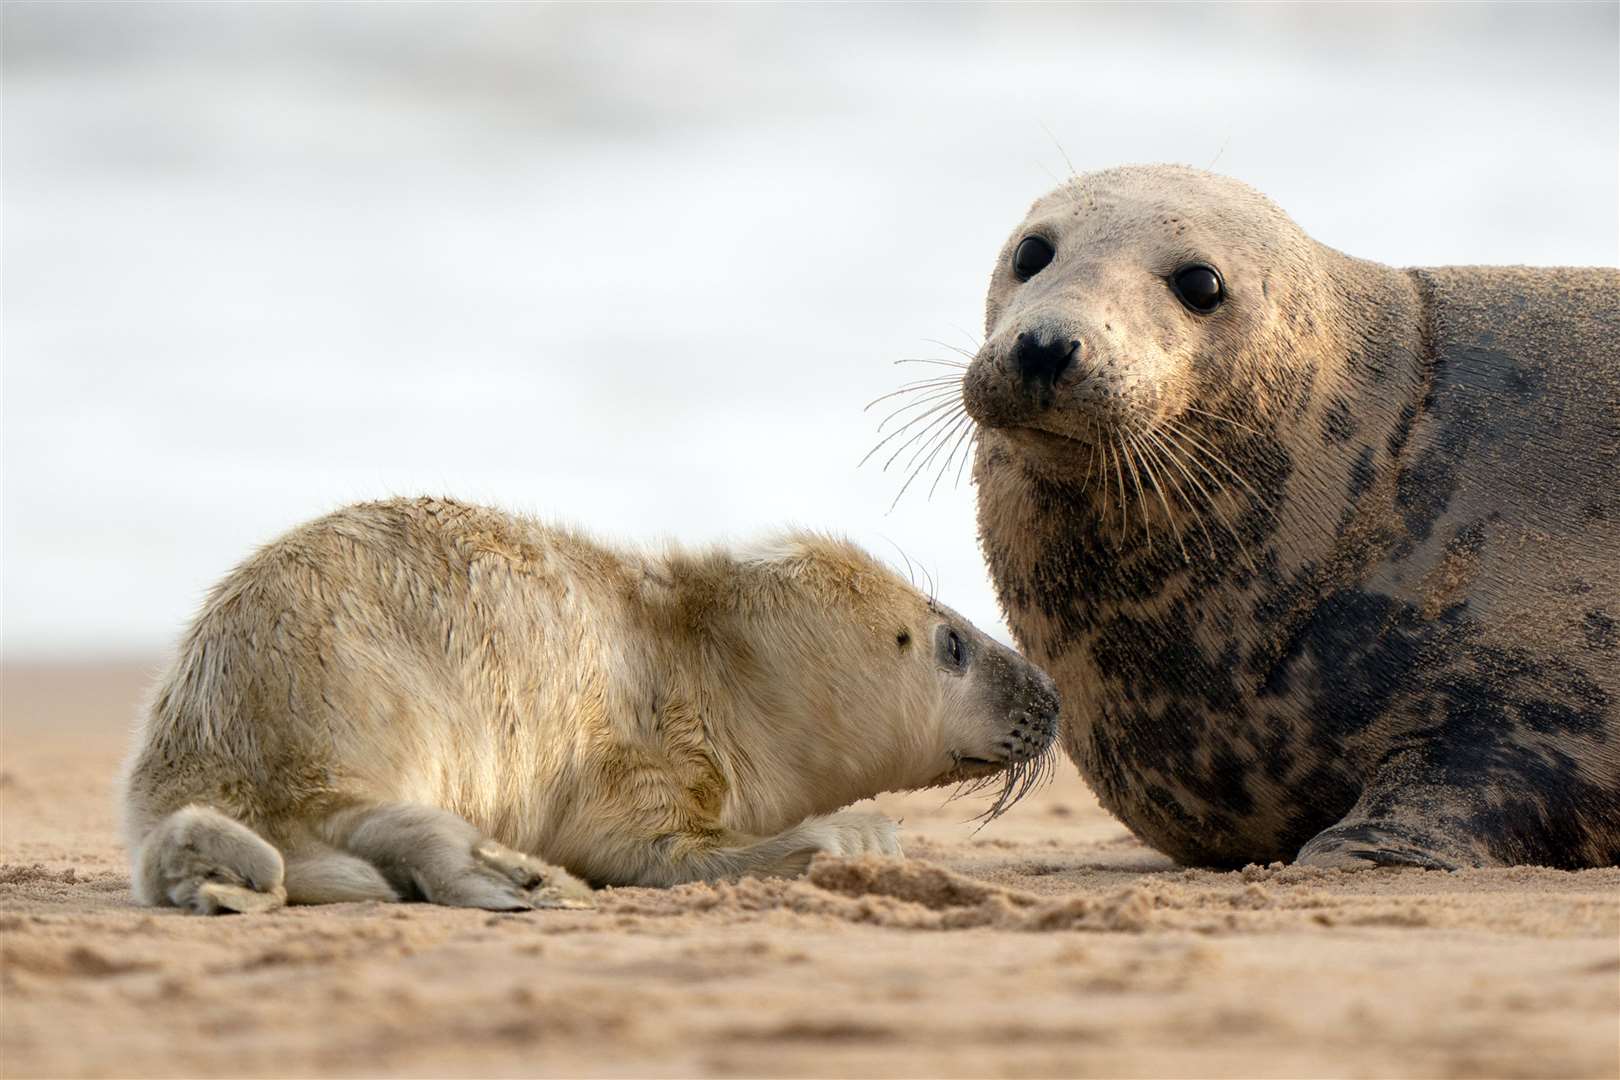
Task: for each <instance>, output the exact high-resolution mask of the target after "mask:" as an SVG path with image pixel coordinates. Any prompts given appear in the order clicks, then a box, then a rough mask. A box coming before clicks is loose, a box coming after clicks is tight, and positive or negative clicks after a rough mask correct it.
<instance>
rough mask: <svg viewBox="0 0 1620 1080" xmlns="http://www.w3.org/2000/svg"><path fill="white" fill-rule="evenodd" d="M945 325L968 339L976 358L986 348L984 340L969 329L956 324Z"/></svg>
mask: <svg viewBox="0 0 1620 1080" xmlns="http://www.w3.org/2000/svg"><path fill="white" fill-rule="evenodd" d="M945 325H946V326H949V327H950V328H951V329H952V330H955V331H956V332H957V333H958V334H961V335H962V336H963V337H965V338H967V339H968V344H969V345H972V346H973V354H974V355H975V356H977V355H978V353H979V350H980V349H982V348H984V339H983V338H981V337H980V336H979V335H977V334H975V333H973V331H971V330H969V329H967V328H966V327H963V326H958V325H957V324H955V323H946V324H945Z"/></svg>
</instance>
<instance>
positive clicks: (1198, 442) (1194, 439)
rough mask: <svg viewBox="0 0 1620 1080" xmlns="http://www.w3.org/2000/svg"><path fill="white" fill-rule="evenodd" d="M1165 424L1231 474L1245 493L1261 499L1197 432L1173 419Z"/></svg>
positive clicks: (1166, 420)
mask: <svg viewBox="0 0 1620 1080" xmlns="http://www.w3.org/2000/svg"><path fill="white" fill-rule="evenodd" d="M1163 423H1164V424H1165V425H1166V426H1167V427H1168V428H1169V429H1170V430H1172V431H1175V432H1177V433H1179V434H1180V435H1181V436H1182V437H1183V438H1185V439H1186V440H1188V441H1189V442H1190V443H1192V448H1193V449H1196V450H1199V451H1200V452H1201V453H1202V454H1203V455H1204V456H1205V457H1207V458H1209V459H1210V460H1211V461H1213V462H1214V463H1215V464H1217V465H1219V466H1220V467H1221V468H1223V469H1225V470H1226V471H1227V472H1228V473H1229V474H1231V477H1232V479H1233V480H1236V481H1237V482H1238V484H1240V485H1241V486H1242V488H1243V490H1244V491H1247V492H1248V493H1249V494H1250V495H1252V496H1253V497H1254V498H1255V499H1259V498H1260V493H1259V492H1258V491H1255V490H1254V488H1252V487H1250V486H1249V482H1248V481H1247V480H1245V479H1243V477H1241V476H1239V475H1238V473H1237V470H1235V469H1233V468H1232V466H1230V465H1228V464H1227V463H1226V459H1225V458H1223V457H1222V456H1221V455H1220V454H1219V453H1218V452H1217V451H1216V450H1215V449H1214V448H1213V447H1211V446H1210V445H1209V443H1207V442H1205V441H1204V440H1203V438H1202V437H1201V436H1199V435H1198V433H1197V432H1195V431H1192V430H1191V429H1189V428H1188V427H1186V426H1185V425H1183V424H1179V423H1177V422H1176V421H1175V420H1171V419H1168V418H1166V419H1165V420H1164V421H1163ZM1217 482H1218V481H1217ZM1225 486H1226V485H1225V484H1221V487H1223V488H1224V487H1225Z"/></svg>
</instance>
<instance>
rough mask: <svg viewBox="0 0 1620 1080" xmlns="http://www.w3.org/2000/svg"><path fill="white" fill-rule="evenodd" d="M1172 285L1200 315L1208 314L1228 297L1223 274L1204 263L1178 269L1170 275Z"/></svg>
mask: <svg viewBox="0 0 1620 1080" xmlns="http://www.w3.org/2000/svg"><path fill="white" fill-rule="evenodd" d="M1170 287H1171V288H1172V289H1174V290H1175V292H1176V295H1177V296H1178V297H1180V298H1181V302H1182V303H1183V304H1186V305H1187V306H1188V307H1190V308H1192V309H1193V310H1194V311H1196V312H1198V313H1199V314H1200V315H1208V314H1209V313H1210V312H1212V311H1214V310H1215V309H1216V308H1218V307H1220V306H1221V301H1222V300H1225V299H1226V286H1225V285H1223V284H1222V283H1221V275H1219V274H1217V273H1216V272H1215V270H1214V268H1213V267H1209V266H1205V265H1204V264H1202V263H1194V264H1192V265H1191V266H1183V267H1182V268H1181V269H1180V270H1177V271H1176V272H1175V273H1174V274H1172V275H1171V277H1170Z"/></svg>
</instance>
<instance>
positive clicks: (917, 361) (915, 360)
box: [894, 356, 970, 371]
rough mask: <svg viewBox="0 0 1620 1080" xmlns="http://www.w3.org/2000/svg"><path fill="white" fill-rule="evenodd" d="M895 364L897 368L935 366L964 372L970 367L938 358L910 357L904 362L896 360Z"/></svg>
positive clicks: (960, 362) (956, 361) (955, 361)
mask: <svg viewBox="0 0 1620 1080" xmlns="http://www.w3.org/2000/svg"><path fill="white" fill-rule="evenodd" d="M894 363H895V366H896V367H898V366H900V365H901V364H935V365H937V366H939V367H949V368H957V369H959V370H962V371H966V370H967V369H968V367H969V366H970V365H968V364H964V363H962V361H960V360H941V359H940V358H939V357H937V356H908V357H906V358H905V359H904V360H896V361H895V362H894Z"/></svg>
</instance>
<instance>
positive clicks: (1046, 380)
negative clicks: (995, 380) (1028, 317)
mask: <svg viewBox="0 0 1620 1080" xmlns="http://www.w3.org/2000/svg"><path fill="white" fill-rule="evenodd" d="M1079 351H1080V342H1078V341H1062V340H1058V339H1054V338H1047V337H1045V336H1043V335H1039V334H1032V333H1030V332H1028V331H1025V332H1024V333H1022V334H1019V335H1018V339H1017V341H1015V342H1014V344H1013V363H1015V364H1017V365H1018V374H1019V375H1020V376H1021V377H1022V378H1023V380H1024V382H1025V383H1034V384H1035V385H1037V386H1039V387H1042V388H1043V389H1047V390H1050V389H1051V388H1052V384H1053V383H1055V382H1057V380H1058V376H1059V375H1062V374H1063V373H1064V371H1066V370H1068V367H1069V364H1070V363H1071V362H1072V361H1073V360H1074V354H1075V353H1077V352H1079Z"/></svg>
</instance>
